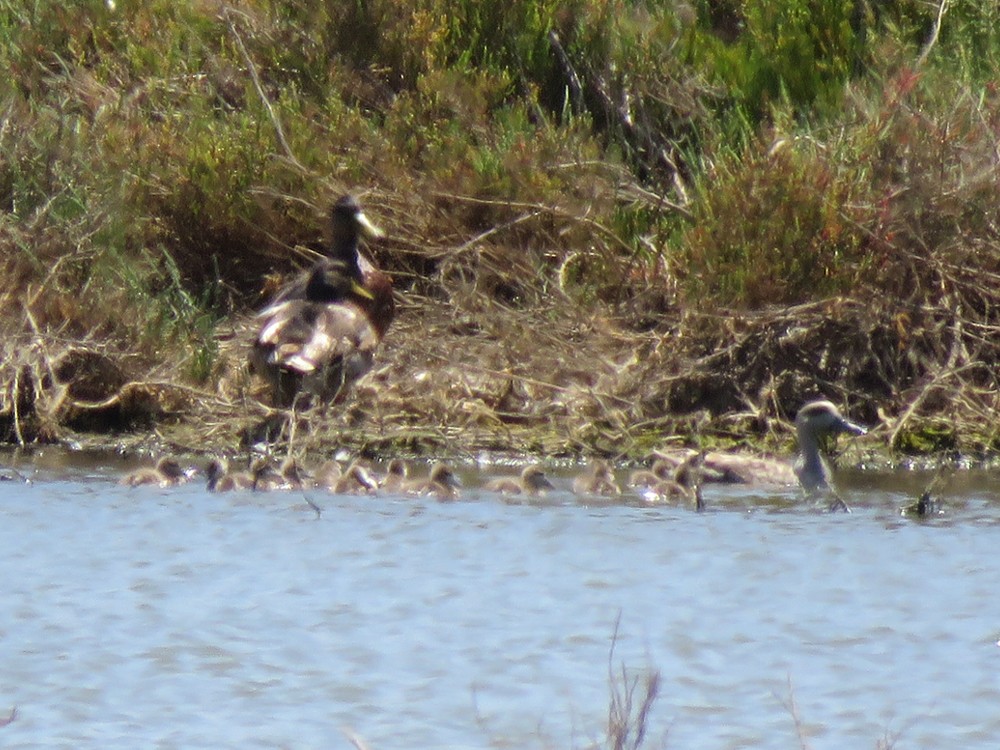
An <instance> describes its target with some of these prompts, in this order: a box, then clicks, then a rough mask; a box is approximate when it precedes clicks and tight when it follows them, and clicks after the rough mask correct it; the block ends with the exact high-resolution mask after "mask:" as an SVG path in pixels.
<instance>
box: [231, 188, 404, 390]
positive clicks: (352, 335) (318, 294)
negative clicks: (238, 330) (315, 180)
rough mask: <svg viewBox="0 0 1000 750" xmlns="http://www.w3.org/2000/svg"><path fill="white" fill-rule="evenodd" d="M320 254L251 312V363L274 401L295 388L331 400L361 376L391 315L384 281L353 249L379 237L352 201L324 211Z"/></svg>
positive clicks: (389, 292) (342, 201)
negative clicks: (325, 232) (256, 329)
mask: <svg viewBox="0 0 1000 750" xmlns="http://www.w3.org/2000/svg"><path fill="white" fill-rule="evenodd" d="M330 229H331V238H330V244H329V247H328V248H327V253H326V256H325V257H323V258H321V259H320V260H318V261H317V262H316V264H315V265H314V266H313V267H312V268H311V269H310V270H309V271H308V272H307V273H305V274H302V275H300V276H299V277H298V278H297V279H295V280H294V281H292V282H291V283H289V284H287V285H286V286H285V287H283V288H282V289H281V290H280V291H279V292H278V293H277V295H275V297H274V300H273V301H272V302H271V303H270V304H269V305H268V306H267V307H266V308H264V309H263V310H262V311H261V312H260V313H259V314H258V317H259V318H261V319H262V324H261V328H260V333H259V334H258V336H257V340H256V341H255V342H254V346H253V351H252V352H251V355H250V363H251V368H252V369H253V371H254V372H257V373H259V374H262V375H263V376H264V377H265V378H266V379H267V380H268V381H269V383H270V384H271V388H272V393H273V398H274V401H275V404H276V405H278V406H286V407H287V406H291V405H292V404H293V403H294V402H295V399H296V397H297V396H298V394H299V393H306V394H309V395H311V396H314V397H316V398H318V399H319V400H320V401H322V402H331V401H336V400H338V399H339V398H341V397H343V395H344V394H345V393H346V390H347V388H348V387H349V386H350V385H351V384H352V383H353V382H354V381H356V380H357V379H358V378H360V377H361V376H362V375H364V374H365V373H366V372H367V371H368V370H369V369H371V366H372V364H373V362H374V352H375V349H376V348H377V347H378V344H379V342H380V341H381V340H382V336H383V335H384V334H385V332H386V330H387V329H388V327H389V324H390V323H391V322H392V318H393V316H394V314H395V303H394V301H393V297H392V280H391V279H390V278H389V277H388V276H387V275H386V274H384V273H382V272H381V271H379V270H378V269H377V268H375V266H373V265H372V263H371V261H369V260H368V259H367V258H365V257H363V256H362V255H360V254H359V252H358V243H359V240H360V238H361V237H362V236H365V237H372V238H374V237H381V236H382V233H381V231H380V230H379V229H378V228H377V227H376V226H375V225H374V224H372V223H371V221H369V220H368V218H367V217H366V216H365V214H364V212H363V211H362V210H361V206H360V205H359V204H358V202H357V200H356V199H355V198H354V197H353V196H350V195H345V196H344V197H342V198H340V199H339V200H338V201H337V202H336V203H335V204H334V206H333V208H332V210H331V212H330Z"/></svg>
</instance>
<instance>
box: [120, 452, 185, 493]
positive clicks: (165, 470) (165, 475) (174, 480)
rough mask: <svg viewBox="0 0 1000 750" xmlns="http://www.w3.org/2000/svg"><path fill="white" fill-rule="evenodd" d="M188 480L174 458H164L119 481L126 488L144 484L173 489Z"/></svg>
mask: <svg viewBox="0 0 1000 750" xmlns="http://www.w3.org/2000/svg"><path fill="white" fill-rule="evenodd" d="M187 479H188V474H187V472H186V471H184V469H183V468H182V467H181V465H180V462H179V461H178V460H177V459H176V458H172V457H170V456H164V457H163V458H161V459H160V460H159V461H157V462H156V466H154V467H145V468H142V469H137V470H136V471H133V472H132V473H131V474H129V475H128V476H126V477H125V478H124V479H122V480H121V484H123V485H126V486H128V487H137V486H139V485H145V484H155V485H157V486H158V487H174V486H176V485H178V484H183V483H184V482H186V481H187Z"/></svg>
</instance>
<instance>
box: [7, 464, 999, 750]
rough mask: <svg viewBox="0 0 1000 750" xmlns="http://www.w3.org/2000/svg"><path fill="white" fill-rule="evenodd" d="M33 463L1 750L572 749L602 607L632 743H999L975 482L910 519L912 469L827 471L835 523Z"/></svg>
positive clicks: (796, 510) (601, 677) (600, 687)
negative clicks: (172, 477) (440, 498)
mask: <svg viewBox="0 0 1000 750" xmlns="http://www.w3.org/2000/svg"><path fill="white" fill-rule="evenodd" d="M32 471H34V472H36V475H35V478H34V481H33V482H32V483H31V484H28V485H24V484H20V483H17V482H3V483H0V554H2V559H3V602H4V615H3V619H2V620H0V716H5V715H7V714H8V713H9V711H10V710H11V709H13V708H14V707H16V710H17V713H16V718H15V720H14V721H13V722H12V723H11V724H9V725H8V726H6V727H3V728H0V745H2V746H4V747H25V748H27V747H45V748H79V747H100V748H129V749H132V748H136V747H143V748H154V747H155V748H338V747H339V748H349V747H352V745H351V740H350V736H352V735H353V736H354V737H356V738H359V740H360V741H362V742H363V743H364V744H366V745H367V746H368V747H369V748H371V749H372V750H403V749H404V748H405V749H407V750H409V749H411V748H483V747H518V748H524V747H537V748H551V747H565V748H582V747H586V746H588V745H589V744H590V743H592V742H594V741H600V739H601V738H602V732H603V731H604V726H605V720H606V715H607V710H608V704H609V696H610V688H609V676H608V668H609V654H610V650H611V647H612V640H613V637H614V633H615V628H616V622H618V625H617V640H616V643H615V646H614V653H613V655H612V656H611V659H610V661H611V663H612V664H613V665H614V670H615V672H616V673H619V674H620V670H621V668H622V666H624V667H625V668H626V669H627V671H628V674H629V675H630V676H639V675H642V674H643V673H644V671H647V670H652V669H656V670H659V672H660V674H661V678H662V682H661V690H660V695H659V698H658V700H657V701H656V703H655V705H654V709H653V718H652V722H651V727H650V732H651V741H650V742H649V743H648V746H649V747H659V746H661V743H660V742H659V740H661V739H662V738H663V736H664V734H665V733H666V746H667V747H668V748H699V749H703V748H713V749H714V748H748V747H753V748H782V749H785V748H795V747H800V746H802V744H803V742H804V743H805V744H807V745H808V746H809V747H811V748H814V750H820V749H824V748H830V749H831V750H834V749H837V750H839V749H841V748H847V747H852V748H874V747H875V746H876V743H877V742H879V741H881V740H886V739H890V740H891V739H893V738H895V743H896V744H895V747H897V748H941V747H960V748H966V749H968V748H990V749H991V750H992V749H994V748H996V747H998V746H1000V744H998V743H1000V711H998V708H997V707H998V706H1000V647H998V645H997V640H998V638H1000V597H998V595H997V587H998V582H1000V494H998V491H997V490H996V489H994V486H996V483H995V480H994V478H992V477H990V476H987V475H976V474H971V473H970V474H969V475H968V476H963V477H962V478H960V479H959V480H955V481H953V482H952V484H951V485H949V493H948V495H947V501H948V502H947V505H946V506H945V513H944V515H941V516H939V517H936V518H933V519H929V520H926V521H918V520H915V519H910V518H904V517H901V516H900V515H899V512H898V510H897V509H898V506H900V505H902V504H903V503H904V502H907V501H908V500H909V499H911V498H912V497H914V496H915V493H916V492H917V491H918V490H919V488H920V487H921V486H923V484H924V483H926V481H927V477H926V476H924V477H919V476H913V475H905V476H897V477H889V476H870V475H854V476H849V477H846V478H844V482H842V484H844V485H845V489H846V495H847V497H848V499H849V501H850V502H851V504H852V506H854V511H855V512H854V513H853V514H851V515H842V514H838V515H830V514H825V513H822V512H819V511H818V510H817V509H816V508H814V507H810V506H808V505H803V504H801V503H799V502H797V500H796V498H795V495H794V494H791V493H787V494H784V495H780V494H779V495H769V494H766V493H760V492H753V491H747V490H740V489H735V488H727V489H709V490H708V492H707V493H706V499H707V501H708V506H709V507H708V510H707V511H706V512H704V513H696V512H693V511H692V510H690V509H688V508H680V507H670V506H656V507H650V506H647V505H643V504H642V503H639V502H623V503H586V502H581V501H580V500H578V499H575V498H574V497H573V496H572V495H571V494H569V493H568V492H564V491H557V492H555V493H552V494H550V496H549V497H548V498H547V500H546V501H545V502H544V503H535V504H511V503H506V502H504V501H503V500H501V499H500V498H498V497H496V496H492V495H488V494H485V493H482V492H478V491H476V490H474V489H473V490H471V491H470V492H469V493H467V494H468V498H467V499H465V500H462V501H460V502H454V503H438V502H435V501H430V500H414V499H403V498H359V497H338V496H333V495H327V494H321V493H320V494H317V493H310V498H311V499H312V500H313V501H314V502H315V503H316V504H317V505H319V506H320V508H321V509H322V513H321V515H320V516H319V517H317V514H316V513H315V512H314V511H313V510H312V509H311V508H310V507H309V506H308V505H307V504H306V502H305V501H304V499H303V496H302V494H301V493H299V494H294V493H270V494H249V493H247V494H230V495H225V496H217V495H210V494H208V493H207V492H205V491H204V490H203V489H202V488H201V487H200V486H193V485H188V486H185V487H182V488H179V489H173V490H160V489H147V488H131V489H129V488H123V487H119V486H117V485H116V484H115V480H116V478H117V475H116V474H114V473H113V472H112V471H110V470H109V469H107V468H103V469H102V468H97V469H94V468H89V467H82V466H81V467H72V466H70V467H66V466H60V467H59V468H51V467H48V468H47V467H46V466H45V465H44V464H40V465H38V467H37V468H34V469H32ZM467 483H468V484H470V485H475V484H476V482H475V481H474V480H473V481H469V482H467ZM557 483H559V484H560V486H561V487H566V486H568V480H567V479H565V478H564V477H559V478H557ZM799 733H801V735H802V736H803V737H804V738H805V739H804V740H800V739H799Z"/></svg>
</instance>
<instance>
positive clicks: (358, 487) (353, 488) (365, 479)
mask: <svg viewBox="0 0 1000 750" xmlns="http://www.w3.org/2000/svg"><path fill="white" fill-rule="evenodd" d="M377 489H378V482H376V481H375V478H374V477H373V476H372V475H371V472H370V471H368V469H366V468H365V467H364V466H362V465H361V464H359V463H356V462H355V463H352V464H351V465H350V466H348V467H347V470H346V471H345V472H344V475H343V476H342V477H340V479H338V480H337V482H336V483H335V484H334V485H333V488H332V489H331V491H332V492H335V493H336V494H338V495H370V494H373V493H374V492H375V491H376V490H377Z"/></svg>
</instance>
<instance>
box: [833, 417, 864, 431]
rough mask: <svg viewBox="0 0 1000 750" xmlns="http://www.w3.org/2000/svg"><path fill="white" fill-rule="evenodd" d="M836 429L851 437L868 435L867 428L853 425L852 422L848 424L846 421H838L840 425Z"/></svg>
mask: <svg viewBox="0 0 1000 750" xmlns="http://www.w3.org/2000/svg"><path fill="white" fill-rule="evenodd" d="M838 427H839V428H840V432H848V433H850V434H851V435H867V434H868V428H867V427H862V426H861V425H859V424H855V423H854V422H849V421H848V420H846V419H841V420H840V424H839V425H838Z"/></svg>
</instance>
